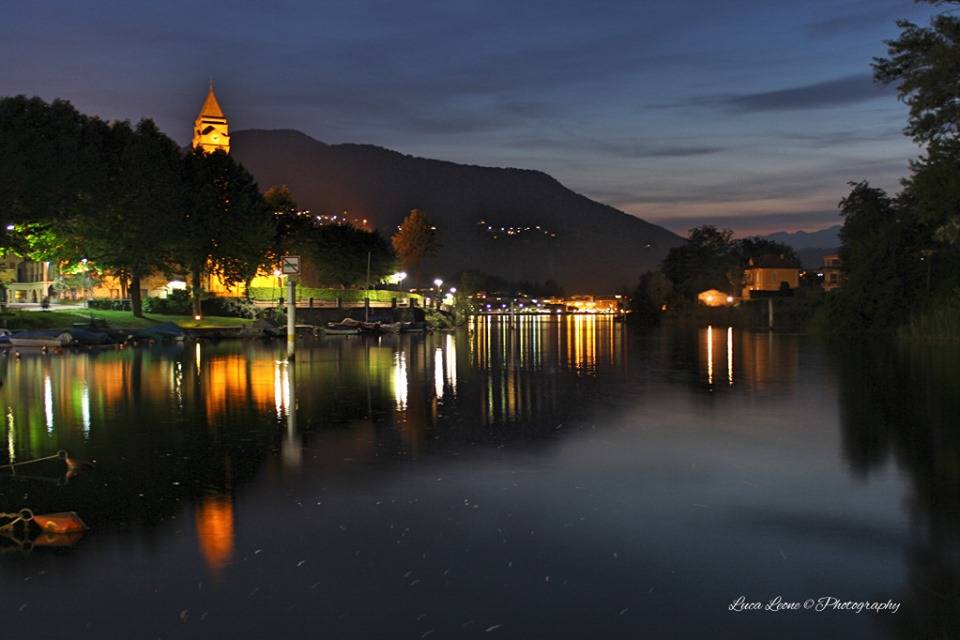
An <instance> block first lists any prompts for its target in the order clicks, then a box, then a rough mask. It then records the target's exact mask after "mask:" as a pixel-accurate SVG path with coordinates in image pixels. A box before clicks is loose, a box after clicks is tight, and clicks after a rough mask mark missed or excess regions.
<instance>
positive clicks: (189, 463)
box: [0, 316, 625, 574]
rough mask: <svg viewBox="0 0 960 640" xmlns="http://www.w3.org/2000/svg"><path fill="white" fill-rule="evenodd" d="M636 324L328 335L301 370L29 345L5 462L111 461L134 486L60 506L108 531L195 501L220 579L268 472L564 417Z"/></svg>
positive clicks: (506, 325) (11, 366) (365, 459)
mask: <svg viewBox="0 0 960 640" xmlns="http://www.w3.org/2000/svg"><path fill="white" fill-rule="evenodd" d="M621 332H622V327H621V326H620V325H618V324H614V322H613V321H612V319H610V318H606V317H593V316H576V317H564V318H542V317H523V318H517V319H514V320H509V319H506V318H504V319H499V318H490V317H483V318H476V319H475V320H473V321H472V322H471V324H470V326H469V327H468V329H467V330H465V331H458V332H455V333H434V334H428V335H389V336H382V337H379V338H377V337H372V338H371V337H364V338H358V337H330V338H323V339H321V340H318V341H316V342H314V343H310V344H307V345H306V346H305V347H304V348H303V350H302V351H301V352H300V353H299V354H298V359H297V361H296V363H288V362H286V361H285V360H283V359H282V356H281V354H280V351H279V350H278V348H277V347H276V346H275V345H272V344H270V343H261V342H239V341H237V342H222V343H207V342H204V343H188V344H186V345H174V346H154V347H150V348H143V349H139V348H136V349H132V348H127V349H116V350H113V349H111V350H104V351H90V352H77V353H65V354H61V355H55V354H42V353H39V352H37V353H24V354H23V356H22V358H21V359H16V360H15V359H13V358H9V357H8V358H5V359H4V360H3V361H2V362H0V366H2V371H0V373H2V376H3V380H4V385H3V387H0V409H2V412H3V420H2V424H0V435H2V437H3V439H4V447H3V452H2V454H0V464H3V463H5V462H8V461H16V460H25V459H30V458H35V457H41V456H47V455H51V454H54V453H56V451H57V450H58V449H61V448H63V449H67V450H69V451H70V452H71V454H72V455H76V456H77V457H80V458H84V459H95V460H96V461H97V465H98V467H99V468H100V469H101V470H103V471H108V472H109V473H111V474H114V475H115V476H116V477H119V478H123V482H122V483H116V484H111V485H110V486H109V488H108V490H105V489H103V487H101V486H99V485H98V486H97V489H96V491H94V490H93V486H94V484H95V483H92V484H91V483H87V484H85V483H84V480H83V479H82V478H81V479H77V480H71V486H70V492H74V493H69V492H68V493H69V495H68V494H63V495H64V496H67V497H69V496H74V497H73V498H70V499H71V500H73V501H76V500H80V501H79V502H70V503H69V504H66V503H65V504H63V505H57V509H78V510H80V511H82V512H83V515H84V517H85V519H88V520H90V521H91V522H93V523H94V524H95V525H97V526H99V527H103V526H110V525H109V523H110V522H111V521H112V519H115V518H116V516H117V511H116V505H117V504H129V505H137V506H136V507H135V508H134V512H131V513H124V514H122V518H128V519H130V520H131V521H132V522H134V523H136V522H137V521H140V522H142V523H143V526H146V527H153V526H158V523H159V522H160V521H163V520H164V519H165V518H167V517H172V516H174V515H176V514H177V511H176V510H177V509H180V508H182V506H178V505H183V504H184V503H187V504H192V505H193V506H192V507H190V508H189V511H188V512H187V513H188V514H192V515H193V521H194V524H195V534H196V538H197V549H198V551H199V554H200V556H201V557H202V558H203V561H204V563H205V564H206V565H207V567H208V569H209V571H210V572H211V573H212V574H219V573H222V572H223V571H224V567H226V566H227V565H229V563H230V562H231V561H232V559H233V558H234V554H235V546H236V544H237V543H236V535H237V533H236V532H237V517H238V511H237V509H236V505H237V504H238V502H237V501H238V500H239V496H240V494H241V493H242V491H243V487H244V486H245V485H246V484H247V483H249V482H251V481H252V479H253V478H255V477H258V476H259V474H261V473H262V471H261V470H262V469H267V470H268V472H269V473H288V472H292V473H297V472H298V470H300V469H303V468H304V467H305V466H307V465H308V460H307V457H308V456H306V454H305V452H307V451H309V454H310V455H309V465H310V468H311V469H317V468H320V469H323V470H325V471H326V472H332V471H336V470H337V469H341V468H346V467H347V466H352V465H356V464H374V463H376V461H377V460H378V458H379V457H382V456H383V455H384V452H385V451H388V450H389V451H392V454H391V455H398V456H404V455H418V453H419V451H420V450H421V448H422V447H424V446H425V443H426V442H427V441H428V437H429V436H430V435H431V434H432V433H433V430H435V429H438V428H439V429H444V430H448V429H452V428H456V425H458V424H463V425H465V428H474V427H476V426H483V425H489V424H508V423H516V422H519V421H522V420H527V419H531V418H534V417H536V416H537V413H538V412H543V414H544V415H545V416H550V415H551V414H553V413H554V412H556V411H558V410H559V409H560V408H561V405H562V404H563V400H564V398H563V395H564V394H563V392H562V389H564V388H565V387H564V385H565V384H567V383H569V382H570V381H572V380H576V379H578V378H580V377H589V376H595V375H596V374H597V373H598V372H599V371H601V370H602V369H603V368H604V367H609V366H619V365H620V364H621V363H622V361H623V354H622V350H623V349H624V348H625V347H624V342H623V338H622V336H621ZM564 380H565V381H566V383H565V382H564ZM478 408H479V412H478V411H477V409H478ZM448 418H450V419H449V420H448ZM545 419H546V418H545ZM385 443H386V444H390V443H398V444H399V447H393V448H391V449H384V448H383V447H384V444H385ZM307 447H309V449H308V448H307ZM160 487H164V489H160ZM88 489H89V493H82V492H85V491H87V490H88ZM76 492H81V493H76ZM76 496H82V500H81V499H80V498H76ZM131 508H133V507H131Z"/></svg>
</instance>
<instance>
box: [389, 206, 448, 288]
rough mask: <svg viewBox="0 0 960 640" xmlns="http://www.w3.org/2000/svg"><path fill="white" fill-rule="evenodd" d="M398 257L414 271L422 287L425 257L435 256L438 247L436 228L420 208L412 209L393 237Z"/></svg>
mask: <svg viewBox="0 0 960 640" xmlns="http://www.w3.org/2000/svg"><path fill="white" fill-rule="evenodd" d="M391 241H392V243H393V249H394V251H396V253H397V259H398V260H399V261H400V264H401V265H402V266H403V268H404V269H409V270H411V271H413V272H414V274H415V276H414V282H415V284H416V286H417V287H418V288H419V287H420V276H421V273H420V271H421V264H422V263H423V260H424V258H428V257H430V256H433V255H434V254H435V253H436V251H437V249H438V245H437V240H436V229H435V228H434V227H433V225H431V224H430V221H429V220H428V219H427V216H426V214H424V213H423V211H420V209H414V210H413V211H411V212H410V213H409V214H408V215H407V217H406V218H404V220H403V223H402V224H401V225H400V230H399V231H397V232H396V233H395V234H393V238H391Z"/></svg>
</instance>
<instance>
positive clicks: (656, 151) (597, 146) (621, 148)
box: [512, 137, 725, 159]
mask: <svg viewBox="0 0 960 640" xmlns="http://www.w3.org/2000/svg"><path fill="white" fill-rule="evenodd" d="M512 146H514V147H516V148H518V149H523V150H538V151H575V152H577V153H578V154H584V153H593V154H596V155H599V156H607V157H612V158H622V159H627V158H688V157H692V156H706V155H713V154H715V153H720V152H722V151H724V150H725V147H721V146H715V145H684V144H676V143H670V144H660V143H642V142H629V141H628V142H618V141H610V140H595V139H583V138H579V137H566V138H521V139H519V140H516V141H515V142H513V143H512Z"/></svg>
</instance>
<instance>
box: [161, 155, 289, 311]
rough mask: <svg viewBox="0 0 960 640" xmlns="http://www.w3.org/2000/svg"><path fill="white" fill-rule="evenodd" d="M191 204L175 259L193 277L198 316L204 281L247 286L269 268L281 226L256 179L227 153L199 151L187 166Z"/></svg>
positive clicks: (185, 173) (182, 222)
mask: <svg viewBox="0 0 960 640" xmlns="http://www.w3.org/2000/svg"><path fill="white" fill-rule="evenodd" d="M183 182H184V188H185V191H184V195H185V202H184V207H183V214H182V216H181V220H180V229H179V231H180V234H179V237H178V239H177V241H176V242H175V243H174V247H173V252H172V255H173V258H174V260H175V261H176V262H178V263H179V264H180V265H181V266H182V268H183V269H185V270H186V271H188V272H190V274H191V278H192V283H193V293H194V300H193V303H194V313H195V314H198V315H199V313H200V293H201V291H200V290H201V283H202V280H201V278H202V276H204V275H207V274H213V275H216V276H218V277H219V278H221V280H223V282H224V284H226V285H227V286H231V285H235V284H238V283H241V282H246V281H247V280H249V279H250V278H252V277H253V276H254V275H255V274H256V272H257V270H258V268H259V267H260V266H261V265H262V264H263V263H264V256H265V255H267V253H268V251H269V250H270V248H271V245H272V244H273V242H274V238H275V232H276V220H275V218H274V213H273V211H271V209H270V206H269V205H268V204H267V202H266V200H264V198H263V196H262V195H261V194H260V191H259V189H258V187H257V183H256V182H255V181H254V179H253V176H251V175H250V173H249V172H248V171H247V170H246V169H244V168H243V166H241V165H240V164H239V163H237V162H236V161H235V160H233V158H231V157H230V156H228V155H227V154H226V153H224V152H222V151H215V152H213V153H204V152H203V150H202V149H194V150H193V151H192V152H190V153H188V154H187V155H186V156H185V157H184V160H183Z"/></svg>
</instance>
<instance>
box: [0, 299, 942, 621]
mask: <svg viewBox="0 0 960 640" xmlns="http://www.w3.org/2000/svg"><path fill="white" fill-rule="evenodd" d="M280 353H281V345H280V343H273V344H269V343H266V344H264V343H240V342H224V343H220V344H207V343H204V344H200V345H198V344H195V343H188V344H186V345H184V346H176V347H159V346H158V347H155V348H150V349H125V350H117V351H102V352H89V353H78V354H64V355H43V354H40V353H29V354H28V353H24V354H22V357H21V358H20V359H16V358H15V357H14V356H13V354H10V355H6V356H0V358H2V359H0V374H2V377H3V382H4V384H3V387H2V389H0V409H2V411H3V424H2V426H0V435H2V446H0V452H2V453H0V464H5V463H6V462H8V461H9V460H10V459H13V460H17V461H22V460H26V459H30V458H34V457H39V456H45V455H49V454H51V453H55V452H56V451H57V450H58V449H61V448H63V449H67V450H68V451H69V452H70V455H71V456H75V457H77V458H81V459H86V460H95V462H96V466H95V468H94V469H88V470H84V471H83V472H82V473H80V474H79V475H75V476H73V477H70V478H69V479H64V477H63V472H64V468H65V465H64V464H63V463H61V462H59V461H56V460H53V461H49V462H43V463H38V464H34V465H27V466H23V467H19V468H18V473H19V474H20V476H19V477H17V478H13V477H11V476H10V474H9V472H8V471H6V470H0V511H12V510H15V509H19V508H21V507H30V508H32V509H33V510H34V511H36V512H38V513H41V512H52V511H76V512H78V513H79V514H80V516H81V517H82V518H83V519H84V520H85V521H86V522H87V523H88V524H89V525H90V530H89V531H88V532H87V533H86V534H85V535H84V536H82V538H81V539H78V540H77V539H64V540H60V541H53V540H46V539H43V538H40V539H38V540H37V541H35V542H36V546H34V547H33V548H32V550H28V548H27V547H24V546H20V545H18V543H17V542H16V541H15V540H11V539H9V538H2V537H0V549H2V550H3V551H4V553H3V554H0V621H2V623H3V625H4V629H6V631H5V632H3V636H4V637H8V636H9V637H11V638H12V637H24V638H38V637H39V638H59V637H63V638H87V637H91V638H221V637H231V638H288V637H290V638H293V637H306V638H380V637H384V638H424V637H432V638H470V637H476V638H495V637H500V638H641V637H643V638H706V637H711V638H717V637H722V638H744V637H751V638H752V637H765V638H766V637H777V638H794V637H795V638H814V637H822V638H840V637H843V638H887V637H890V638H922V637H936V638H946V637H954V636H953V634H955V633H956V632H957V629H958V628H960V535H958V534H960V435H958V427H957V424H958V422H960V421H958V420H957V416H958V415H960V375H958V374H960V353H958V351H957V350H956V349H948V348H943V347H939V348H922V347H918V348H912V349H892V348H886V349H881V348H843V347H837V346H832V347H829V348H828V347H826V346H824V345H822V344H821V343H818V342H817V341H815V340H814V339H812V338H808V337H803V336H793V335H768V334H765V333H747V332H740V331H735V330H729V329H727V328H725V327H723V328H712V329H701V330H699V331H670V330H666V329H664V330H659V331H656V332H652V333H631V331H630V329H629V328H624V327H622V326H621V325H619V324H614V323H612V322H611V321H609V320H606V319H593V318H584V317H577V318H570V319H567V320H555V319H554V320H545V321H530V320H528V321H525V322H523V323H521V324H520V326H519V328H510V327H508V325H507V324H506V323H499V322H498V321H497V320H490V319H481V320H478V321H477V323H476V324H475V325H474V326H473V327H472V329H471V331H470V332H469V333H468V332H461V333H458V334H454V335H443V334H440V335H431V336H391V337H384V338H381V339H375V338H374V339H361V338H357V337H331V338H326V339H321V340H319V341H317V342H315V343H313V344H311V345H308V346H304V347H302V348H301V350H300V353H299V359H298V360H297V362H296V365H295V366H294V365H287V364H286V363H284V362H282V361H280ZM23 474H30V476H32V477H29V478H25V477H23ZM58 544H62V545H63V546H50V545H58ZM740 596H744V597H745V602H756V601H759V602H762V603H764V604H766V603H767V602H769V601H770V600H771V599H772V598H775V597H777V596H781V597H782V598H783V600H784V601H785V602H799V603H803V602H805V601H806V600H808V599H814V600H817V599H819V598H822V597H835V598H837V599H838V601H841V602H846V601H851V602H881V603H887V602H888V601H889V602H890V603H896V604H898V605H899V610H898V611H897V612H896V613H891V612H879V613H878V612H874V611H870V610H862V611H861V612H860V613H857V612H856V611H855V610H838V609H833V608H828V609H827V610H825V611H819V612H818V611H817V610H816V607H815V608H814V609H809V610H805V609H803V608H801V610H799V611H794V610H786V611H779V612H772V611H762V610H761V611H731V610H730V605H731V603H733V602H734V601H735V600H736V599H737V598H739V597H740ZM8 632H9V633H8Z"/></svg>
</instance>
